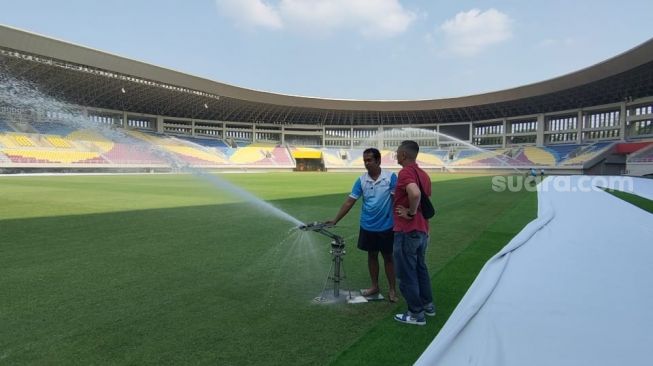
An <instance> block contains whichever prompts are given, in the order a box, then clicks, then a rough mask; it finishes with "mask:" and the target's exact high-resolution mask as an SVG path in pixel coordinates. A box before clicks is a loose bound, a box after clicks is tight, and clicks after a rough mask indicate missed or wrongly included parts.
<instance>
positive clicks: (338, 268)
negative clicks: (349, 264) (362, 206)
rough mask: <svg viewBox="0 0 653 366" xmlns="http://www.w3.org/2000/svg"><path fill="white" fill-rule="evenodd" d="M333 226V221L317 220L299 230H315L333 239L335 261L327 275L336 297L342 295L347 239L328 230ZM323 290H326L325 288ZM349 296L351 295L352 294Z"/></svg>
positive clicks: (301, 226)
mask: <svg viewBox="0 0 653 366" xmlns="http://www.w3.org/2000/svg"><path fill="white" fill-rule="evenodd" d="M332 227H334V225H333V224H331V223H326V222H317V221H316V222H311V223H308V224H302V225H299V226H297V228H298V229H299V230H302V231H314V232H316V233H319V234H322V235H324V236H326V237H329V238H330V239H331V251H330V253H331V257H332V261H333V263H332V265H331V270H329V274H328V275H327V280H328V279H331V280H333V296H334V298H338V297H340V282H341V281H342V280H343V279H344V278H345V276H344V270H343V268H342V267H343V260H344V259H343V257H344V256H345V239H343V237H342V236H340V235H336V234H334V233H332V232H330V231H329V230H327V228H332ZM341 272H342V273H341ZM332 273H333V274H332ZM325 288H326V286H325ZM322 292H324V290H323V291H322ZM349 297H351V294H350V295H349ZM320 298H321V297H320Z"/></svg>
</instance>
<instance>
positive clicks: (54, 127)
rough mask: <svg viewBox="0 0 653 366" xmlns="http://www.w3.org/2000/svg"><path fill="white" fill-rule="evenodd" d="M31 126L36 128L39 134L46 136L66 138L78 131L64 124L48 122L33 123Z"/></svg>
mask: <svg viewBox="0 0 653 366" xmlns="http://www.w3.org/2000/svg"><path fill="white" fill-rule="evenodd" d="M31 126H32V128H34V130H36V132H37V133H41V134H44V135H58V136H66V135H68V134H70V133H71V132H73V131H75V130H76V128H73V127H70V126H68V125H66V124H63V123H59V122H48V121H43V122H32V123H31Z"/></svg>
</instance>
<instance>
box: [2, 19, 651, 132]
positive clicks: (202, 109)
mask: <svg viewBox="0 0 653 366" xmlns="http://www.w3.org/2000/svg"><path fill="white" fill-rule="evenodd" d="M0 68H1V69H0V70H2V71H1V72H2V74H5V75H10V76H12V77H15V78H18V79H21V80H27V81H29V82H31V83H34V84H35V85H37V86H38V88H39V90H41V91H43V92H46V93H48V94H50V95H53V96H55V97H57V98H60V99H62V100H64V101H67V102H70V103H74V104H79V105H85V106H90V107H97V108H107V109H114V110H125V111H128V112H132V113H147V114H155V115H164V116H172V117H183V118H196V119H206V120H219V121H241V122H254V123H276V124H318V125H323V124H324V125H352V124H353V125H378V124H382V125H397V124H426V123H442V122H469V121H483V120H492V119H500V118H510V117H515V116H524V115H532V114H538V113H547V112H555V111H565V110H572V109H577V108H584V107H590V106H596V105H603V104H610V103H617V102H622V101H624V100H633V99H637V98H641V97H646V96H651V95H653V39H651V40H649V41H647V42H645V43H643V44H641V45H639V46H637V47H635V48H633V49H631V50H629V51H627V52H624V53H622V54H620V55H618V56H615V57H613V58H611V59H609V60H606V61H603V62H601V63H599V64H596V65H594V66H590V67H587V68H585V69H582V70H580V71H576V72H573V73H570V74H567V75H563V76H560V77H556V78H553V79H550V80H546V81H542V82H538V83H534V84H529V85H524V86H520V87H516V88H512V89H506V90H501V91H496V92H490V93H484V94H477V95H471V96H463V97H457V98H446V99H432V100H407V101H375V100H338V99H322V98H314V97H301V96H291V95H283V94H276V93H269V92H263V91H257V90H252V89H246V88H241V87H236V86H232V85H228V84H224V83H219V82H216V81H212V80H208V79H204V78H201V77H197V76H193V75H189V74H185V73H182V72H178V71H174V70H170V69H166V68H163V67H159V66H155V65H151V64H147V63H144V62H140V61H136V60H132V59H128V58H124V57H120V56H116V55H112V54H109V53H106V52H102V51H98V50H95V49H91V48H87V47H82V46H78V45H74V44H71V43H67V42H63V41H59V40H56V39H52V38H49V37H44V36H41V35H37V34H34V33H30V32H25V31H22V30H18V29H15V28H11V27H6V26H1V25H0Z"/></svg>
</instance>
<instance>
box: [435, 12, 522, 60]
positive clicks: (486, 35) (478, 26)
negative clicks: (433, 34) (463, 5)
mask: <svg viewBox="0 0 653 366" xmlns="http://www.w3.org/2000/svg"><path fill="white" fill-rule="evenodd" d="M512 23H513V20H512V19H511V18H510V17H509V16H508V15H506V14H504V13H502V12H500V11H498V10H496V9H489V10H486V11H484V12H481V11H480V10H479V9H472V10H470V11H468V12H460V13H458V14H456V16H455V17H454V18H453V19H449V20H447V21H446V22H444V23H443V24H442V25H441V26H440V29H441V30H442V31H443V32H444V34H445V37H446V41H447V49H448V51H449V52H451V53H453V54H456V55H460V56H474V55H476V54H478V53H480V52H482V51H483V50H485V49H486V48H488V47H490V46H492V45H494V44H498V43H501V42H504V41H506V40H508V39H510V38H511V37H512V29H511V28H512Z"/></svg>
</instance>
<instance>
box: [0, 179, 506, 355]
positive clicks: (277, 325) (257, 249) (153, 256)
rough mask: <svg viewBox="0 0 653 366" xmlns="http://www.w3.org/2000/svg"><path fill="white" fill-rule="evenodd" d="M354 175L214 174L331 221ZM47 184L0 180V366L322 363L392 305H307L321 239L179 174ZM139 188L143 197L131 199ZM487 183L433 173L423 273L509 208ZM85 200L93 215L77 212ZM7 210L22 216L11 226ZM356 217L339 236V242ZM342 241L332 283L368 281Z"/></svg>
mask: <svg viewBox="0 0 653 366" xmlns="http://www.w3.org/2000/svg"><path fill="white" fill-rule="evenodd" d="M357 175H358V174H342V175H341V174H308V175H304V174H251V175H250V174H244V175H229V176H228V177H227V179H230V180H232V181H234V182H237V183H238V184H239V185H242V186H245V187H246V188H248V189H250V190H251V191H252V192H253V193H255V194H257V195H259V196H262V197H276V200H275V201H273V204H274V205H276V206H278V207H281V208H282V209H284V210H286V211H287V212H289V213H291V214H292V215H295V216H297V217H298V218H300V219H301V220H304V221H312V220H324V219H327V218H331V217H332V216H333V215H334V214H335V212H336V211H337V209H338V207H339V206H340V204H341V203H342V201H343V200H344V199H345V197H346V194H347V192H348V190H349V189H350V187H351V185H352V183H353V179H354V178H355V177H356V176H357ZM48 178H49V179H42V178H41V177H39V178H34V179H35V181H36V182H35V181H30V179H29V178H20V179H21V180H25V181H24V183H25V184H16V183H12V184H7V183H6V182H7V181H6V180H0V184H2V189H3V197H0V199H3V202H4V203H6V205H3V206H2V207H3V211H2V215H1V217H2V219H0V229H1V230H0V278H2V279H3V280H2V281H1V282H0V292H1V293H2V294H3V296H2V297H0V323H1V324H3V326H2V327H0V363H7V364H18V365H20V364H106V363H110V364H118V365H120V364H156V365H160V364H182V363H183V364H188V363H192V364H266V365H267V364H327V363H328V362H329V361H330V360H333V359H334V358H335V357H336V356H337V355H338V354H339V353H340V352H341V351H342V350H344V349H347V348H348V347H349V346H350V345H351V344H353V343H354V342H356V340H358V339H359V338H361V337H362V336H363V335H364V334H366V333H367V332H368V331H369V330H370V329H374V327H375V325H376V324H377V323H378V322H379V321H381V322H383V321H385V320H386V319H387V318H388V316H390V315H391V314H392V313H393V312H394V310H395V309H394V308H395V307H396V305H393V304H390V303H387V302H381V303H372V304H366V305H360V306H351V305H341V306H321V305H314V304H312V303H311V299H312V298H313V297H315V296H317V295H318V293H319V291H320V289H321V287H322V285H323V283H324V279H325V276H326V273H327V271H328V269H329V265H330V256H329V253H328V240H327V239H326V238H322V237H316V236H314V235H300V234H297V233H296V232H294V233H290V234H289V231H288V230H289V229H290V224H289V223H288V222H285V221H282V220H279V219H278V218H276V217H273V216H270V215H267V214H266V213H265V212H261V211H260V210H258V209H255V208H253V207H252V206H250V205H246V204H244V203H242V202H229V200H227V199H225V198H224V197H222V195H221V194H220V193H215V192H212V191H210V190H205V189H206V185H205V183H203V182H198V181H194V180H193V179H192V178H190V177H187V176H138V177H128V178H125V177H119V176H116V177H114V176H107V177H65V178H66V180H71V181H72V183H71V184H72V186H69V185H68V183H66V182H61V181H57V179H56V178H59V177H48ZM85 178H87V179H89V180H88V182H87V181H85ZM12 179H15V178H12ZM103 179H106V181H103ZM14 182H18V181H14ZM53 182H54V183H53ZM27 183H29V184H27ZM75 184H77V185H79V186H81V187H83V188H79V189H74V188H72V187H75ZM132 184H133V185H134V186H135V188H134V192H133V194H132V193H130V189H129V186H130V185H132ZM52 185H54V188H56V194H60V195H62V196H65V197H58V198H57V199H56V200H55V201H58V202H63V205H62V206H60V207H58V208H56V209H49V208H48V207H45V206H47V204H44V203H43V202H41V201H39V200H38V199H36V198H35V197H39V195H41V197H42V198H43V199H44V200H45V201H46V202H51V201H48V199H50V198H49V197H48V194H43V193H41V192H42V188H43V187H46V188H47V187H51V186H52ZM94 185H97V187H98V188H97V191H95V193H94V189H93V186H94ZM116 185H118V187H117V188H115V190H114V188H113V187H114V186H116ZM148 186H149V187H150V188H151V190H152V191H154V192H157V191H158V193H153V192H149V193H153V194H144V193H143V191H146V192H148V191H149V190H148V189H147V187H148ZM490 188H491V184H490V181H489V178H487V177H472V178H464V177H461V176H435V177H434V192H435V194H436V196H435V201H436V204H437V205H438V207H439V208H440V209H441V212H440V215H441V216H440V218H439V219H438V220H440V219H442V220H443V222H442V223H441V224H440V223H439V221H436V223H435V225H434V227H438V225H442V227H440V228H438V231H439V232H442V235H443V237H448V240H447V241H446V242H445V241H434V246H437V247H439V248H440V250H436V251H432V252H431V253H434V255H432V256H431V259H430V263H432V264H431V265H432V266H433V270H434V271H437V270H439V269H441V268H442V267H444V266H445V265H446V264H447V263H448V262H449V261H450V260H451V259H452V258H453V257H455V256H456V255H458V254H459V253H460V252H461V250H462V248H464V247H466V246H467V245H468V243H469V242H470V241H471V240H472V239H473V238H475V237H476V236H478V234H480V232H482V231H483V230H485V228H486V226H487V225H488V222H489V220H490V219H493V218H495V217H496V216H497V215H498V213H500V212H503V211H504V210H505V207H507V206H511V205H513V204H514V202H516V200H518V199H519V196H518V195H513V194H503V193H501V194H496V195H493V192H492V191H491V189H490ZM30 189H31V192H30ZM257 189H260V191H258V190H257ZM16 192H18V193H16ZM62 192H69V193H62ZM189 192H190V193H192V194H189ZM14 193H16V194H14ZM4 194H6V196H9V197H12V198H13V199H14V200H13V201H12V200H5V199H4V198H5V196H4ZM19 195H23V197H25V198H26V201H23V200H20V199H16V197H19ZM93 196H95V197H96V198H97V200H98V202H99V203H100V206H102V207H100V208H99V209H97V210H98V211H101V212H98V213H89V212H88V211H91V210H93V209H94V208H93V206H92V197H93ZM152 196H156V197H157V199H152V198H151V197H152ZM80 197H81V198H80ZM116 197H122V199H126V200H127V202H117V201H115V199H116ZM85 201H87V202H88V204H87V205H78V203H79V202H85ZM114 201H115V202H114ZM486 201H487V202H486ZM216 202H220V203H216ZM12 205H14V206H12ZM14 207H16V209H17V210H19V211H21V215H28V216H29V217H24V218H16V217H15V216H16V215H15V214H14V212H13V208H14ZM359 209H360V204H359V205H357V207H356V209H355V210H354V211H353V212H352V213H350V215H349V216H348V217H347V218H346V219H345V220H343V222H342V225H341V226H340V227H339V228H338V232H339V234H342V235H343V236H344V237H347V238H352V240H353V238H355V236H356V233H357V231H358V217H357V215H358V212H359V211H358V210H359ZM103 210H104V211H103ZM459 215H464V216H466V217H467V218H466V219H465V218H460V217H458V216H459ZM18 216H20V215H18ZM446 217H449V218H450V220H452V221H451V222H454V223H456V224H455V225H453V224H451V223H450V224H445V222H444V218H446ZM476 221H481V222H485V224H484V225H482V224H479V223H478V222H476ZM465 227H466V228H467V229H465ZM352 240H350V241H349V242H348V244H347V245H348V247H347V248H348V253H347V256H346V257H345V264H346V270H347V277H348V278H347V285H348V286H349V287H351V288H360V287H363V286H365V285H367V284H368V282H369V278H368V274H367V267H366V256H365V255H364V253H362V252H360V251H358V250H356V249H355V248H354V246H355V242H354V241H352ZM450 246H460V248H459V250H456V249H455V248H454V249H452V248H449V247H450ZM432 248H433V247H432ZM444 253H450V255H449V256H448V257H447V255H448V254H447V255H445V254H444Z"/></svg>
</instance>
